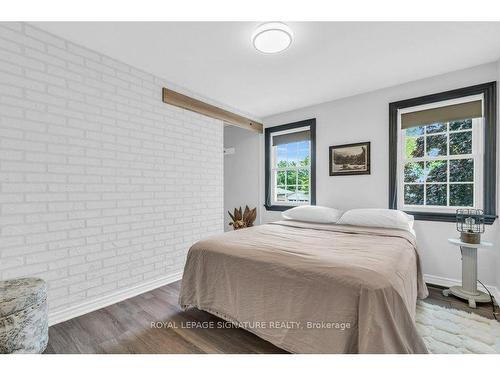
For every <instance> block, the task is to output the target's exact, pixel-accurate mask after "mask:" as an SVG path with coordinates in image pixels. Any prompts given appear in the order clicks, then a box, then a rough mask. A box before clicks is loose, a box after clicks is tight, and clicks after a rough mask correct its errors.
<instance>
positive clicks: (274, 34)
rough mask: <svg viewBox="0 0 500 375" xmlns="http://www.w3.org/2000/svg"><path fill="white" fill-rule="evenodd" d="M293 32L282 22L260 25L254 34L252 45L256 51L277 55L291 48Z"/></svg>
mask: <svg viewBox="0 0 500 375" xmlns="http://www.w3.org/2000/svg"><path fill="white" fill-rule="evenodd" d="M292 40H293V32H292V29H290V27H288V26H287V25H285V24H284V23H281V22H268V23H264V24H262V25H260V26H259V27H257V29H255V31H254V33H253V34H252V43H253V46H254V47H255V49H256V50H258V51H260V52H263V53H277V52H281V51H284V50H286V49H287V48H288V47H290V44H292Z"/></svg>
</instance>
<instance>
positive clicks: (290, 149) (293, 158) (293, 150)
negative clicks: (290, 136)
mask: <svg viewBox="0 0 500 375" xmlns="http://www.w3.org/2000/svg"><path fill="white" fill-rule="evenodd" d="M297 144H298V142H294V143H287V145H286V150H287V159H288V165H289V166H295V165H297V158H298V154H297Z"/></svg>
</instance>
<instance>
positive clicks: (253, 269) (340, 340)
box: [179, 221, 427, 353]
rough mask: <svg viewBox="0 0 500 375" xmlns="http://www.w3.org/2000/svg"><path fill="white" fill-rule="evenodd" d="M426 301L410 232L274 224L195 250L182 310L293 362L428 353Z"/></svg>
mask: <svg viewBox="0 0 500 375" xmlns="http://www.w3.org/2000/svg"><path fill="white" fill-rule="evenodd" d="M426 296H427V288H426V286H425V283H424V282H423V279H422V273H421V269H420V261H419V259H418V253H417V251H416V247H415V238H414V236H413V235H412V234H411V233H409V232H406V231H403V230H395V229H381V228H362V227H351V226H340V225H327V224H311V223H302V222H297V221H280V222H276V223H272V224H266V225H260V226H256V227H252V228H247V229H242V230H238V231H234V232H229V233H225V234H223V235H220V236H215V237H211V238H208V239H206V240H202V241H199V242H197V243H196V244H194V245H193V246H192V247H191V249H190V250H189V253H188V256H187V263H186V266H185V270H184V276H183V279H182V287H181V293H180V297H179V302H180V304H181V306H182V307H183V308H188V307H197V308H199V309H201V310H205V311H208V312H210V313H213V314H215V315H217V316H219V317H221V318H223V319H226V320H228V321H231V322H233V323H235V324H238V325H239V326H240V327H242V328H245V329H247V330H249V331H251V332H253V333H255V334H256V335H257V336H259V337H261V338H263V339H265V340H267V341H269V342H271V343H273V344H274V345H276V346H278V347H280V348H283V349H285V350H288V351H290V352H293V353H427V349H426V347H425V345H424V343H423V341H422V339H421V338H420V336H419V335H418V333H417V331H416V327H415V322H414V317H415V304H416V299H417V297H419V298H425V297H426Z"/></svg>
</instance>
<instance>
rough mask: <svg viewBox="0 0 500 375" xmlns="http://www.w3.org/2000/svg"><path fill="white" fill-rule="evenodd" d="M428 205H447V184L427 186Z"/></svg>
mask: <svg viewBox="0 0 500 375" xmlns="http://www.w3.org/2000/svg"><path fill="white" fill-rule="evenodd" d="M426 188H427V191H426V194H427V195H426V203H425V204H426V205H428V206H446V204H447V202H446V201H447V199H446V185H445V184H439V185H438V184H429V185H427V186H426Z"/></svg>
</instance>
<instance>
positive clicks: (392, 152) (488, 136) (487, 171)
mask: <svg viewBox="0 0 500 375" xmlns="http://www.w3.org/2000/svg"><path fill="white" fill-rule="evenodd" d="M481 94H482V96H483V100H484V101H483V108H484V113H483V121H484V131H483V140H484V149H483V210H484V213H485V216H486V218H485V222H486V224H492V223H493V222H494V221H495V218H496V217H497V216H496V120H497V119H496V115H497V109H496V105H497V103H496V101H497V100H496V95H497V93H496V81H493V82H488V83H483V84H479V85H474V86H469V87H464V88H460V89H456V90H450V91H445V92H441V93H437V94H431V95H425V96H421V97H417V98H412V99H406V100H401V101H398V102H393V103H389V208H391V209H397V207H398V181H397V178H398V162H399V160H398V153H399V150H398V148H399V147H398V135H399V124H398V121H399V112H400V111H401V110H404V109H405V108H409V107H417V106H421V105H428V104H432V103H436V102H443V101H447V100H454V99H460V98H464V97H468V96H473V95H481ZM405 212H407V213H408V214H411V215H413V216H414V217H415V219H416V220H428V221H445V222H455V219H456V215H455V213H446V212H429V211H425V212H422V211H405Z"/></svg>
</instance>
